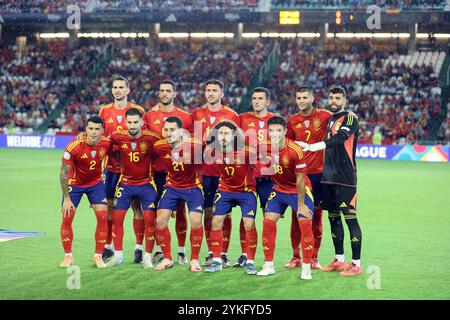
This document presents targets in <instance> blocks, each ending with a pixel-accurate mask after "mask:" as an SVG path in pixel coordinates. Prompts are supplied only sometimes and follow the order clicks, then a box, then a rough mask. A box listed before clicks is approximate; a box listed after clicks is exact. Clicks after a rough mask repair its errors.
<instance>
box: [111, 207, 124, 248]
mask: <svg viewBox="0 0 450 320" xmlns="http://www.w3.org/2000/svg"><path fill="white" fill-rule="evenodd" d="M126 213H127V210H113V212H112V222H113V228H114V233H113V241H114V249H115V250H116V251H122V246H123V221H124V220H125V215H126Z"/></svg>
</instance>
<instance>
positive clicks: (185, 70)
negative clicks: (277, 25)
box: [53, 41, 271, 131]
mask: <svg viewBox="0 0 450 320" xmlns="http://www.w3.org/2000/svg"><path fill="white" fill-rule="evenodd" d="M270 49H271V46H270V45H264V44H263V43H261V42H258V43H257V44H256V45H251V46H250V45H248V46H244V47H240V48H238V47H235V46H229V45H220V44H217V43H215V44H214V45H212V43H209V42H204V43H202V44H192V43H191V42H189V41H180V42H174V43H169V42H161V43H160V45H159V48H151V47H148V46H131V47H124V48H116V52H115V57H114V58H113V59H112V60H111V61H110V63H109V65H108V66H107V67H106V69H105V70H103V71H102V73H101V74H100V75H99V76H98V77H97V78H96V79H94V80H93V83H92V84H91V85H90V86H89V87H87V88H83V89H82V90H80V91H77V92H76V94H75V95H74V96H73V98H72V99H71V100H70V102H68V103H67V105H66V107H65V108H64V111H63V113H62V114H61V116H60V117H59V118H58V119H57V120H56V121H55V122H54V123H53V126H54V127H55V128H61V130H62V131H73V130H78V127H79V126H81V125H82V124H83V123H84V121H85V120H86V119H87V118H86V117H89V115H92V114H94V113H97V112H98V110H99V108H100V106H101V105H104V104H106V103H109V102H111V88H110V85H111V83H110V81H111V78H112V77H113V76H114V75H117V74H120V75H125V76H127V77H128V78H129V79H130V81H131V84H130V86H131V93H130V98H131V100H132V101H133V102H135V103H137V104H140V105H142V106H143V107H144V108H145V109H147V110H148V109H149V108H151V107H152V106H154V105H155V104H156V103H157V90H158V83H159V82H160V81H161V80H164V79H166V78H169V79H176V81H177V85H178V92H179V96H178V98H177V99H176V101H177V104H179V105H180V106H181V107H183V108H185V109H187V110H189V111H192V110H193V108H194V107H196V106H200V105H202V104H203V103H204V100H203V90H204V88H203V84H204V82H205V81H207V80H208V79H209V78H218V79H221V80H223V81H224V82H225V84H226V87H225V99H224V100H223V101H224V103H225V104H227V105H231V106H237V105H238V104H239V103H240V101H241V99H242V97H243V96H244V95H245V93H246V89H247V87H248V85H249V83H250V80H251V77H252V75H253V74H254V73H255V71H256V70H257V69H258V67H259V65H260V64H261V63H262V62H263V61H264V59H265V58H266V56H267V54H268V53H269V51H270Z"/></svg>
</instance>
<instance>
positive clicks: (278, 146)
mask: <svg viewBox="0 0 450 320" xmlns="http://www.w3.org/2000/svg"><path fill="white" fill-rule="evenodd" d="M268 124H269V136H270V148H271V150H270V153H269V156H270V157H271V160H272V166H271V169H272V170H273V173H274V175H273V181H274V183H275V184H274V187H273V189H272V193H271V194H270V196H269V199H268V201H267V205H266V209H265V215H264V221H263V234H262V246H263V249H264V256H265V259H264V266H263V268H262V270H261V271H260V272H258V274H257V275H258V276H268V275H271V274H274V273H275V267H274V264H273V258H274V252H275V243H276V237H277V221H278V219H279V218H280V215H282V214H284V212H285V210H286V208H287V207H291V209H292V210H293V212H294V211H296V212H297V218H298V223H299V225H300V230H301V242H300V243H301V247H302V253H303V258H304V261H303V265H302V273H301V279H304V280H309V279H311V278H312V276H311V261H312V252H313V244H314V243H313V235H312V227H311V220H312V215H313V211H314V200H313V196H312V194H311V183H310V181H309V179H308V176H307V175H306V174H305V170H306V162H305V159H304V158H303V153H302V150H301V148H300V147H299V146H298V145H297V144H296V143H295V142H294V141H292V140H290V139H287V138H286V136H285V135H286V131H287V128H286V126H287V124H286V121H285V120H284V119H283V118H282V117H279V116H276V117H273V118H271V119H270V120H269V122H268Z"/></svg>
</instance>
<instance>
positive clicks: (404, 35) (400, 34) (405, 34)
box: [398, 33, 411, 38]
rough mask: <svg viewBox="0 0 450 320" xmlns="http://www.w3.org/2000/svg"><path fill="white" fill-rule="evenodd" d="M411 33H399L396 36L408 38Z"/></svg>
mask: <svg viewBox="0 0 450 320" xmlns="http://www.w3.org/2000/svg"><path fill="white" fill-rule="evenodd" d="M410 36H411V35H410V34H409V33H399V34H398V37H399V38H409V37H410Z"/></svg>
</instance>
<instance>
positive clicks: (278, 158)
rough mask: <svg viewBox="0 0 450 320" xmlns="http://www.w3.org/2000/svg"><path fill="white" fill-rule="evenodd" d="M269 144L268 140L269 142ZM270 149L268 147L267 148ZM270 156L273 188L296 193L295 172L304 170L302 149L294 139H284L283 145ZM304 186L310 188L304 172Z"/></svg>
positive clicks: (304, 162)
mask: <svg viewBox="0 0 450 320" xmlns="http://www.w3.org/2000/svg"><path fill="white" fill-rule="evenodd" d="M269 144H270V142H269ZM269 150H270V148H269ZM269 156H272V157H273V158H272V162H273V163H272V166H271V171H272V173H273V176H272V177H273V182H274V183H275V184H274V187H273V188H274V189H275V190H277V191H280V192H283V193H287V194H295V193H297V178H296V176H295V173H297V172H306V168H307V167H306V161H305V159H304V157H303V152H302V149H301V148H300V146H299V145H297V144H296V143H295V142H294V141H292V140H290V139H286V144H285V146H284V147H283V148H282V149H281V150H279V151H278V154H276V153H275V154H273V155H271V154H270V153H269ZM305 186H308V187H309V189H311V182H310V181H309V178H308V176H307V175H306V174H305Z"/></svg>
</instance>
